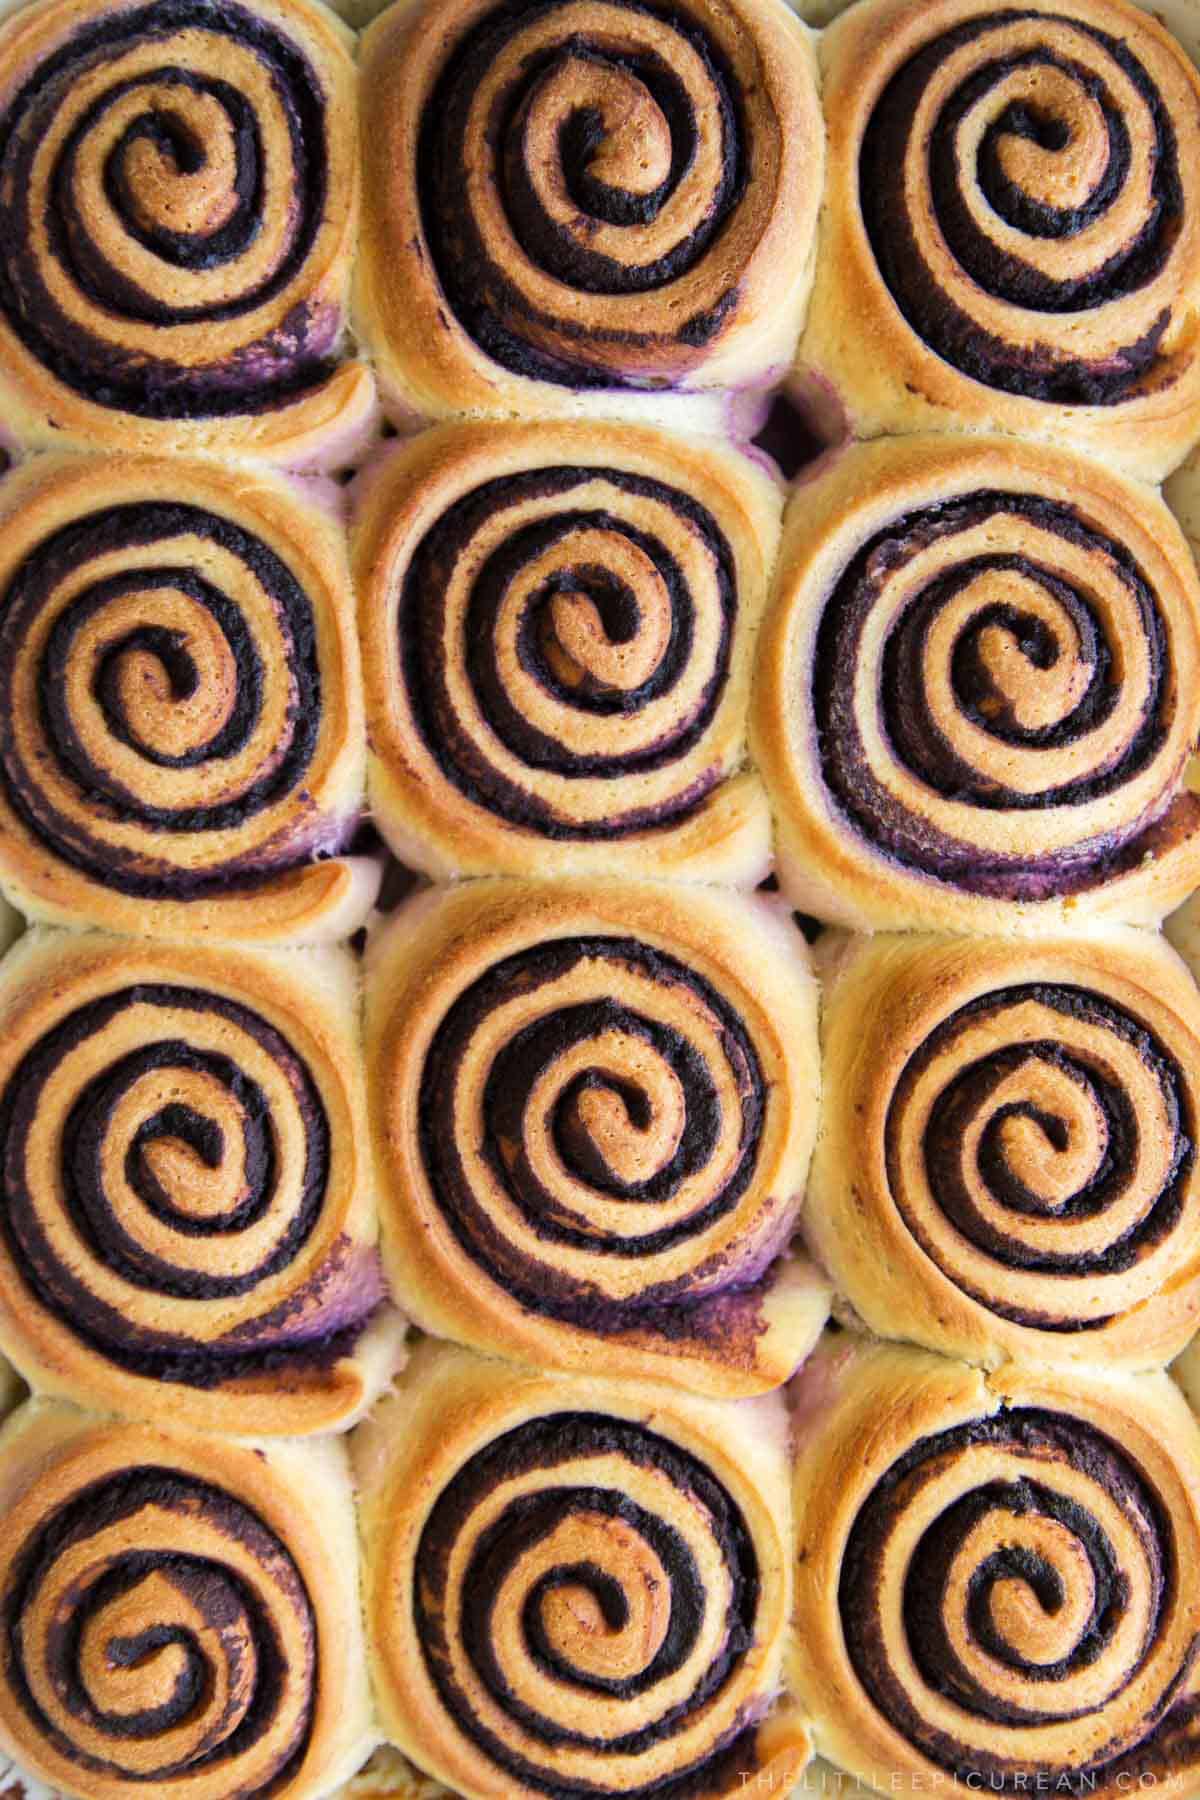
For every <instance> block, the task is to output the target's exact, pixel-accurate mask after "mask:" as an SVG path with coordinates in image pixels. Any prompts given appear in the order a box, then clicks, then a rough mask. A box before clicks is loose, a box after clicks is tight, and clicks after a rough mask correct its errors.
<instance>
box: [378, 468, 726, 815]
mask: <svg viewBox="0 0 1200 1800" xmlns="http://www.w3.org/2000/svg"><path fill="white" fill-rule="evenodd" d="M601 490H605V491H604V493H603V500H607V501H608V502H609V504H608V505H607V506H606V505H604V504H603V501H602V498H601ZM598 501H600V502H601V503H600V504H597V502H598ZM736 619H737V595H736V588H735V582H734V571H733V558H732V555H731V552H730V549H729V546H728V544H727V542H726V541H725V538H724V536H723V534H722V532H721V530H720V528H719V526H718V525H717V523H716V520H715V519H713V518H712V516H711V514H709V513H707V512H706V511H705V509H704V508H703V507H702V506H700V505H698V504H697V503H695V502H694V501H691V500H689V498H688V496H687V495H686V494H681V493H679V492H678V491H677V490H674V489H671V488H669V487H666V486H664V485H663V484H661V483H658V482H651V481H646V480H644V479H642V478H639V477H637V476H632V475H626V474H624V473H622V472H621V471H620V470H618V469H600V470H594V469H547V470H538V471H537V472H536V473H534V474H530V475H528V476H524V477H522V476H517V477H515V478H514V479H512V480H501V481H497V482H495V483H489V484H488V485H487V486H486V487H484V488H482V489H480V490H479V491H478V492H477V493H474V494H471V495H470V496H468V498H467V499H466V500H464V501H460V502H459V503H458V505H457V506H455V507H453V508H452V509H451V510H450V512H449V513H447V514H446V515H445V517H444V518H442V519H440V520H439V521H438V523H437V525H436V526H435V527H434V528H433V530H432V531H431V532H430V533H429V534H428V535H427V536H426V538H425V539H424V540H423V541H422V543H421V544H420V545H419V546H418V548H417V550H416V553H415V554H414V556H413V559H412V562H411V564H410V566H409V570H408V574H407V576H406V578H405V583H404V593H403V596H402V599H401V602H400V611H399V615H398V618H397V629H398V631H399V633H400V640H401V653H402V656H403V660H404V675H405V684H406V689H407V699H408V702H409V705H410V706H411V707H412V709H413V713H414V717H415V718H416V721H417V723H418V728H419V730H420V732H421V735H422V737H423V738H424V740H425V742H426V743H427V744H428V745H429V747H430V749H431V751H432V753H433V755H434V757H435V759H436V761H437V762H438V764H439V766H440V767H441V769H442V771H443V773H444V774H445V776H446V778H447V779H448V780H449V781H451V782H453V784H454V785H455V787H457V788H458V789H459V790H460V791H461V792H463V793H466V794H469V795H470V796H471V797H472V798H473V799H475V800H476V803H477V804H483V805H485V806H486V807H487V809H488V811H489V812H492V813H495V814H496V815H497V816H498V817H500V818H502V819H506V820H508V821H509V822H510V823H513V824H519V825H522V826H524V827H525V828H526V829H527V830H528V829H531V828H532V829H534V830H536V831H537V832H539V833H540V834H541V835H542V836H545V837H557V836H571V837H578V838H583V839H612V838H621V837H625V836H627V835H629V834H630V833H632V832H636V831H644V830H646V829H647V828H653V827H663V828H665V827H667V826H669V825H671V824H673V823H674V822H676V821H677V820H678V819H679V818H681V817H686V815H687V814H688V813H689V812H690V811H692V810H693V809H694V808H695V807H697V806H699V805H700V804H701V803H702V801H703V800H704V799H705V797H706V795H707V794H708V793H710V792H711V790H712V788H713V787H714V786H715V785H716V783H717V782H718V781H719V780H720V776H721V771H720V770H719V769H705V770H703V771H701V772H700V773H698V774H693V769H694V768H695V767H696V765H697V764H698V763H699V762H700V761H701V760H702V758H703V746H704V743H705V738H706V735H707V734H708V730H709V727H710V726H711V724H712V721H713V717H714V715H715V713H716V710H717V707H718V706H719V705H720V702H721V698H722V695H723V693H724V690H725V685H726V682H727V681H728V677H729V664H730V654H731V649H732V639H733V631H734V626H735V623H736ZM698 747H699V748H700V752H701V754H700V757H698V756H697V754H696V752H697V748H698ZM663 769H667V770H669V771H670V773H671V775H672V776H673V777H674V779H673V782H672V786H673V789H674V791H673V792H671V793H669V794H668V795H667V796H666V797H665V798H664V800H663V802H661V803H660V804H659V805H658V806H656V807H654V808H653V809H651V808H649V807H643V808H633V809H630V808H625V809H621V808H620V802H619V799H618V801H617V808H618V809H617V810H616V811H610V810H609V809H608V807H607V806H606V804H605V796H618V795H619V794H620V791H621V786H622V784H625V783H628V782H629V778H630V777H636V776H637V775H639V774H642V773H649V772H653V771H658V770H663ZM654 785H655V786H663V785H665V784H664V783H663V782H662V781H661V780H660V781H659V782H657V783H655V784H654Z"/></svg>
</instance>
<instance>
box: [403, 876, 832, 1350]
mask: <svg viewBox="0 0 1200 1800" xmlns="http://www.w3.org/2000/svg"><path fill="white" fill-rule="evenodd" d="M606 900H607V902H608V904H607V906H606V905H605V902H606ZM672 904H674V905H675V907H676V909H677V913H676V917H675V918H674V919H671V918H670V916H669V908H670V906H671V905H672ZM514 907H515V910H514ZM693 907H695V910H693ZM651 917H656V918H657V921H658V925H659V928H658V930H656V931H652V930H650V929H649V920H650V918H651ZM668 925H673V926H675V927H676V928H677V929H674V930H669V929H664V927H666V926H668ZM589 926H590V927H591V928H590V929H588V927H589ZM738 926H740V927H741V928H742V929H741V933H740V935H739V934H737V933H736V928H737V927H738ZM622 927H623V929H622ZM726 934H728V935H726ZM793 936H794V934H793V933H791V931H790V930H789V928H788V927H786V926H785V925H784V924H783V923H782V921H776V920H774V919H773V918H770V917H769V916H768V917H767V918H765V919H764V917H762V916H761V915H760V913H759V911H758V909H757V908H756V907H755V906H754V905H753V904H752V903H745V902H743V903H740V904H739V903H738V902H736V901H724V902H722V901H717V902H716V903H714V904H712V905H711V906H710V905H709V904H707V903H703V902H702V903H701V904H700V905H699V906H695V903H694V902H692V901H691V900H690V897H688V896H669V895H668V894H667V893H665V892H663V891H662V890H661V889H659V888H658V887H651V888H649V889H648V890H646V891H641V892H639V890H638V889H637V888H636V887H634V888H632V889H631V891H630V892H629V893H628V894H626V893H625V891H624V890H615V889H614V890H613V891H612V892H611V893H609V894H607V895H606V894H605V893H604V892H603V891H601V893H600V894H598V895H596V896H595V898H594V900H593V899H592V898H591V897H590V896H588V895H587V894H585V893H583V892H582V891H581V890H579V889H577V888H574V887H573V886H569V885H566V884H564V887H563V888H562V889H560V888H558V887H557V886H555V885H552V884H547V885H546V887H545V888H537V887H525V888H521V889H518V890H517V893H516V895H515V896H513V895H511V894H510V893H509V892H508V891H507V889H506V887H505V885H504V884H499V883H496V884H488V885H487V886H486V887H484V888H483V890H482V892H479V891H476V892H473V893H471V894H470V895H468V896H467V897H466V899H460V898H458V897H453V898H448V899H447V900H445V901H444V902H443V903H441V904H440V905H438V906H436V907H435V908H434V909H432V912H430V911H429V910H427V911H426V914H425V918H424V920H423V921H421V923H419V924H416V927H415V929H414V925H413V924H410V922H409V920H408V918H407V917H406V916H405V915H404V914H401V915H400V916H399V918H398V920H397V921H396V923H395V924H394V926H393V928H392V931H391V933H390V934H389V936H388V938H386V939H385V940H384V941H383V942H382V943H381V945H380V946H379V949H378V951H377V952H376V954H377V956H378V960H377V961H376V962H375V963H374V965H373V967H372V970H371V973H370V976H369V981H368V993H369V995H370V994H371V993H372V992H375V993H377V994H378V995H379V996H380V998H379V999H378V1000H370V999H369V1002H368V1004H369V1017H368V1058H369V1062H370V1066H371V1073H372V1083H373V1095H372V1098H373V1103H374V1107H375V1125H376V1132H377V1140H378V1142H379V1143H380V1145H381V1149H382V1154H383V1157H384V1167H385V1170H386V1179H385V1183H384V1209H385V1211H384V1218H385V1223H386V1224H387V1225H388V1226H389V1228H390V1231H391V1233H392V1234H394V1236H393V1240H392V1244H393V1251H394V1254H395V1256H396V1269H395V1280H396V1283H397V1288H398V1291H399V1292H400V1293H401V1294H403V1295H404V1297H405V1303H406V1304H407V1305H410V1306H411V1307H412V1308H413V1309H414V1310H415V1312H416V1313H417V1316H419V1317H420V1318H421V1319H422V1321H423V1322H426V1323H432V1325H433V1328H435V1329H439V1330H441V1331H443V1332H444V1333H445V1334H446V1335H450V1336H454V1337H457V1338H460V1339H461V1340H462V1341H465V1342H467V1343H476V1344H479V1345H481V1346H482V1347H495V1348H498V1349H502V1350H507V1351H508V1352H509V1353H511V1354H514V1355H518V1354H523V1355H527V1356H532V1355H533V1354H534V1353H535V1351H536V1355H537V1356H538V1358H539V1359H544V1360H548V1361H549V1362H551V1363H559V1364H562V1362H563V1359H564V1358H565V1359H566V1366H568V1367H575V1366H580V1363H581V1362H582V1363H584V1364H586V1365H589V1366H590V1365H593V1364H594V1363H595V1361H596V1359H597V1358H598V1357H599V1358H601V1359H602V1360H604V1361H606V1362H607V1359H609V1358H614V1357H615V1358H617V1359H618V1362H619V1360H620V1358H621V1357H622V1355H623V1354H625V1353H626V1352H627V1351H628V1350H629V1349H630V1348H631V1347H632V1344H633V1343H636V1342H638V1341H640V1340H641V1339H642V1338H643V1337H645V1338H646V1339H647V1340H648V1341H649V1340H655V1339H661V1340H663V1341H662V1346H661V1347H662V1349H663V1350H665V1351H667V1352H668V1354H671V1353H672V1352H673V1354H674V1356H675V1358H676V1360H677V1362H678V1363H679V1364H681V1365H682V1364H685V1363H686V1361H687V1359H688V1357H689V1354H691V1355H696V1354H700V1353H702V1352H707V1353H708V1354H709V1355H710V1356H712V1357H713V1358H715V1360H716V1362H717V1363H718V1365H719V1364H721V1363H723V1362H727V1363H728V1364H729V1365H730V1367H731V1369H733V1370H736V1369H737V1368H738V1367H739V1366H740V1367H742V1368H743V1372H744V1374H745V1376H746V1378H747V1379H748V1380H750V1381H751V1385H752V1386H753V1376H754V1372H755V1371H756V1370H758V1369H759V1368H760V1365H761V1366H765V1365H766V1364H767V1363H769V1362H770V1360H771V1354H772V1340H771V1335H770V1333H769V1332H768V1331H767V1330H766V1329H765V1321H764V1319H763V1317H762V1316H761V1315H760V1310H759V1309H760V1303H761V1300H762V1288H763V1284H764V1282H766V1281H767V1278H768V1275H769V1273H770V1274H771V1275H772V1276H773V1275H775V1274H777V1273H779V1271H775V1270H774V1269H773V1265H774V1264H775V1263H776V1261H777V1259H779V1258H780V1257H781V1255H782V1253H783V1252H784V1251H785V1250H786V1248H787V1246H788V1239H789V1237H790V1235H791V1231H792V1227H793V1224H794V1220H795V1211H796V1201H797V1197H798V1195H799V1192H800V1190H801V1188H802V1186H803V1179H804V1172H805V1168H806V1166H807V1160H808V1154H809V1150H810V1148H811V1142H812V1126H813V1112H814V1108H813V1106H812V1104H811V1099H812V1097H813V1089H814V1087H815V1068H814V1064H815V1042H814V1024H815V1021H814V1010H813V996H812V991H811V988H810V986H809V982H808V977H807V971H806V968H805V965H804V961H803V955H802V951H801V950H800V948H799V946H798V945H797V944H795V943H794V942H792V941H791V939H792V937H793ZM749 944H753V945H755V946H756V947H757V949H758V950H759V951H761V954H762V955H763V957H764V959H766V958H768V957H770V958H772V959H774V960H773V965H772V967H773V988H772V1001H773V1002H774V1004H769V1002H768V999H767V995H766V993H765V992H762V991H760V988H759V986H758V984H757V983H756V982H755V981H754V980H753V978H750V979H743V978H742V977H741V974H740V972H739V973H737V974H734V973H733V972H732V970H731V967H730V964H729V963H728V962H727V961H726V956H727V955H728V956H730V957H735V958H736V956H738V955H744V954H745V950H746V946H747V945H749ZM460 945H461V946H462V950H461V952H460V954H458V955H456V947H457V946H460ZM430 968H438V969H439V970H440V979H439V981H438V982H437V983H434V984H431V983H430V982H429V979H428V971H429V969H430ZM414 1288H415V1289H416V1292H412V1291H411V1290H413V1289H414ZM814 1295H815V1290H814ZM822 1319H823V1312H822V1314H821V1316H820V1317H818V1318H817V1320H816V1321H815V1323H813V1324H811V1330H812V1332H813V1334H814V1335H815V1332H816V1331H817V1330H819V1328H820V1323H821V1322H822ZM805 1329H806V1330H807V1329H810V1324H809V1321H808V1320H807V1316H806V1323H805ZM597 1336H599V1337H600V1338H601V1339H602V1340H603V1342H602V1343H599V1344H598V1343H597V1341H596V1340H597ZM764 1339H765V1340H766V1341H765V1342H764V1341H763V1340H764ZM672 1340H674V1341H672ZM693 1340H694V1341H693ZM808 1342H809V1343H811V1337H810V1338H809V1339H808ZM805 1347H807V1345H806V1346H805ZM800 1354H803V1349H801V1350H800ZM790 1367H794V1361H793V1362H792V1363H791V1364H788V1365H786V1366H785V1368H784V1369H783V1370H782V1371H781V1374H786V1373H787V1372H788V1369H790ZM664 1372H665V1371H664ZM671 1373H672V1376H673V1377H674V1378H680V1377H679V1372H678V1370H672V1371H671ZM728 1378H729V1379H733V1376H732V1375H730V1376H729V1377H728ZM778 1378H780V1377H776V1379H778ZM765 1385H772V1383H771V1382H767V1383H765Z"/></svg>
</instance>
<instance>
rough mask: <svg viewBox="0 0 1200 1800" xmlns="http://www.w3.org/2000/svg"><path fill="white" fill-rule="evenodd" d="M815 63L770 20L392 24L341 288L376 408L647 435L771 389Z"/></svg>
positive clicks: (801, 212) (608, 10)
mask: <svg viewBox="0 0 1200 1800" xmlns="http://www.w3.org/2000/svg"><path fill="white" fill-rule="evenodd" d="M811 46H812V39H811V36H810V34H809V32H808V29H807V27H805V26H804V25H802V24H801V23H800V21H799V20H798V19H797V18H796V17H795V16H794V15H793V14H791V13H790V12H789V11H788V9H787V8H786V7H784V6H781V5H778V4H777V3H775V0H674V3H673V4H672V5H669V6H668V5H655V6H646V5H642V4H640V3H638V0H504V3H500V0H455V4H453V5H452V6H450V7H447V6H446V5H445V4H437V5H435V4H434V0H404V3H403V4H400V5H396V6H392V7H391V8H389V9H388V11H387V12H386V13H385V14H384V15H383V17H382V18H380V19H379V20H377V21H376V22H375V24H374V25H373V26H371V28H370V29H369V30H368V32H367V34H366V37H365V39H364V41H363V52H362V82H363V93H362V105H363V141H364V208H363V212H364V222H363V244H362V256H361V260H360V263H359V268H358V325H359V329H360V333H361V335H362V336H363V337H364V339H365V340H366V342H367V343H368V344H369V346H370V348H371V351H372V354H373V355H374V357H375V360H376V365H377V367H378V370H379V373H380V379H381V383H382V386H383V391H384V398H385V403H386V402H387V400H388V399H389V398H390V399H391V400H392V401H393V402H395V403H397V404H399V405H401V406H402V407H404V408H407V409H408V410H411V411H415V412H417V413H420V414H424V415H427V416H431V417H435V418H436V417H445V416H448V415H450V414H454V413H493V414H500V415H513V414H517V415H521V414H524V415H547V414H563V413H580V412H584V411H587V412H588V413H590V414H594V413H595V411H596V408H597V406H602V405H604V404H605V403H610V402H615V403H616V405H617V408H618V410H622V411H624V412H626V413H628V412H630V411H631V410H641V411H650V412H654V411H657V412H658V413H659V414H660V415H664V416H665V411H669V409H670V404H671V402H670V399H669V398H666V397H667V396H669V395H670V394H671V393H672V392H675V391H678V390H688V389H692V390H695V389H702V390H703V389H714V388H730V387H734V386H737V385H739V384H761V385H764V386H765V385H768V384H769V383H770V382H771V381H772V380H776V379H778V377H779V375H780V374H781V373H782V372H783V371H784V370H785V369H786V367H787V365H788V363H789V361H790V359H791V357H792V354H793V352H794V349H795V343H796V338H797V336H798V334H799V329H800V324H801V321H802V316H803V310H804V305H805V302H806V300H807V297H808V292H809V288H810V286H811V281H812V248H813V241H814V233H815V224H816V217H817V210H818V207H819V204H820V197H821V185H822V173H823V159H824V133H823V127H822V123H821V113H820V105H819V101H818V98H817V89H816V81H815V59H814V54H813V50H812V47H811ZM656 397H657V398H656ZM664 401H665V410H664Z"/></svg>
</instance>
